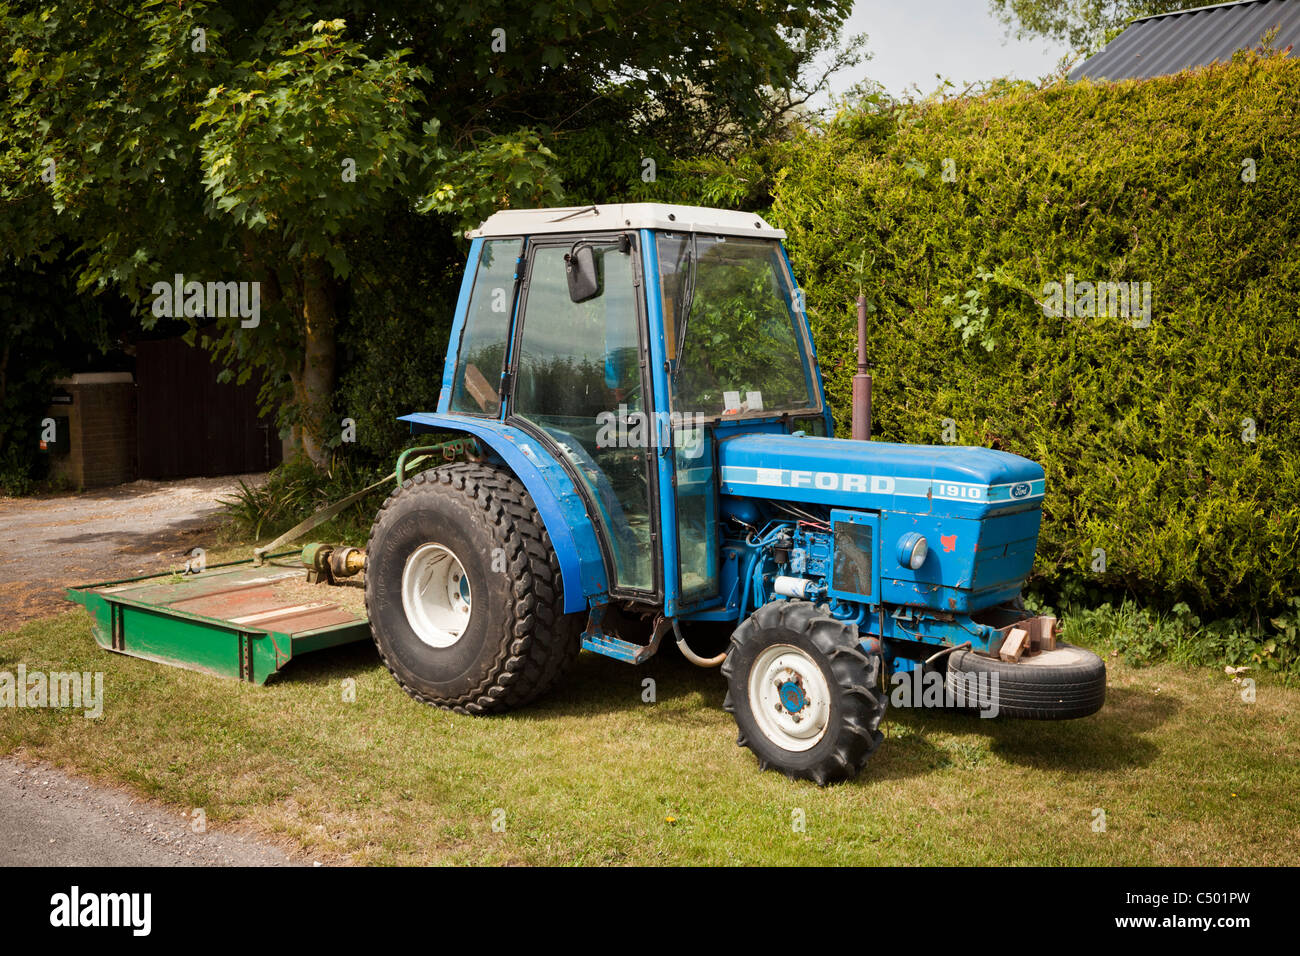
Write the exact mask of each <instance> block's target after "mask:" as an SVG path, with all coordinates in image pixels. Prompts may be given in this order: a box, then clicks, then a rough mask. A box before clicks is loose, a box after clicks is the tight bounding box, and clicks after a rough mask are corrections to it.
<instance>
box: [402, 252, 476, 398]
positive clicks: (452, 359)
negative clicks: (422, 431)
mask: <svg viewBox="0 0 1300 956" xmlns="http://www.w3.org/2000/svg"><path fill="white" fill-rule="evenodd" d="M482 255H483V240H482V239H474V240H472V241H471V242H470V244H469V260H468V261H469V266H468V267H467V268H466V269H465V275H464V276H463V277H462V278H461V280H460V295H459V296H457V297H456V316H455V318H454V319H452V322H451V335H450V336H449V337H448V339H447V360H446V361H445V362H444V363H443V365H442V389H441V390H440V391H439V392H438V411H439V412H440V413H446V411H447V410H448V409H449V408H451V389H452V385H453V384H454V380H455V378H456V353H457V352H458V351H459V349H460V339H461V336H462V335H463V334H464V332H465V321H466V319H467V318H468V316H469V298H470V293H472V292H473V291H474V277H475V276H476V275H478V262H479V259H480V258H482ZM399 421H400V419H399Z"/></svg>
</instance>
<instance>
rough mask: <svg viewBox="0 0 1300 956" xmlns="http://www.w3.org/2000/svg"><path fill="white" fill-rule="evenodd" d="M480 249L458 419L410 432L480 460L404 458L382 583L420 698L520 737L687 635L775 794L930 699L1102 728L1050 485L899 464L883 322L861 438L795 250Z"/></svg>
mask: <svg viewBox="0 0 1300 956" xmlns="http://www.w3.org/2000/svg"><path fill="white" fill-rule="evenodd" d="M469 237H470V239H471V244H470V248H469V262H468V265H467V268H466V270H465V275H464V279H463V281H462V283H461V286H460V293H459V299H458V301H457V303H456V312H455V319H454V323H453V326H452V330H451V337H450V344H449V346H448V350H447V359H446V366H445V371H444V373H443V379H442V387H441V391H440V394H439V397H438V404H437V408H436V410H435V411H421V412H415V413H413V414H409V415H405V416H403V420H404V421H406V422H409V423H410V426H411V428H412V430H413V431H414V432H415V433H429V434H430V435H432V436H436V437H437V438H438V439H439V440H440V441H445V440H447V437H448V436H450V438H451V440H453V441H458V442H459V443H460V445H461V446H462V447H463V448H465V449H468V450H469V454H468V456H467V460H458V461H455V462H452V463H448V464H444V465H441V466H439V467H433V468H426V469H425V470H422V471H415V472H414V473H411V474H406V473H405V471H404V462H403V461H402V460H399V463H398V469H397V474H398V487H397V490H396V491H394V492H393V494H392V495H391V496H390V497H389V498H388V499H387V501H386V502H385V503H384V505H383V507H382V508H381V510H380V511H379V514H378V515H377V517H376V520H375V522H374V526H373V529H372V531H371V534H370V540H369V544H368V546H367V548H366V551H365V558H364V561H365V571H366V576H365V600H366V609H367V615H368V617H369V620H370V627H371V631H372V634H373V637H374V641H375V644H376V645H377V646H378V649H379V653H380V655H381V656H382V658H383V661H384V663H385V664H386V665H387V667H388V668H389V669H390V670H391V671H392V673H393V675H394V676H395V677H396V679H397V680H398V681H399V682H400V684H401V686H402V687H404V688H405V689H406V691H407V692H408V693H409V694H410V695H411V696H413V697H415V698H416V699H418V700H420V701H423V702H425V703H428V704H431V705H434V706H437V707H441V708H445V709H450V710H453V711H456V712H457V713H466V714H475V715H478V714H490V713H497V712H500V711H504V710H507V709H510V708H515V707H520V706H522V705H524V704H527V703H529V702H530V701H532V700H534V699H536V698H537V697H538V696H539V695H541V694H543V693H546V692H548V691H550V690H552V689H553V688H554V687H555V686H556V685H557V684H558V683H559V682H560V681H561V679H562V677H563V676H564V674H565V672H566V670H568V669H569V667H570V666H571V665H572V664H573V663H574V661H575V659H576V658H577V657H578V654H579V652H580V650H581V649H586V650H587V651H590V652H593V653H596V654H603V655H606V656H608V657H612V658H615V659H617V660H620V661H625V662H627V663H629V664H639V663H642V662H643V661H645V660H647V659H648V658H650V657H651V656H652V655H653V654H655V653H656V651H657V650H658V649H659V648H660V646H661V644H662V643H663V641H664V640H665V638H667V639H668V640H669V641H670V642H671V643H675V644H676V646H677V647H678V648H679V649H680V651H681V653H682V654H683V655H684V656H685V657H686V658H687V659H688V660H690V661H692V662H693V663H695V664H699V665H702V666H706V667H708V666H715V667H716V666H720V668H721V674H722V676H723V678H724V679H725V682H726V698H725V701H724V703H723V706H724V707H725V708H726V709H727V710H728V711H730V712H731V713H732V714H734V716H735V720H736V724H737V725H738V727H739V737H738V741H739V743H740V744H741V745H743V746H745V747H748V748H749V749H750V750H751V751H753V753H754V755H755V756H756V757H757V759H758V765H759V767H760V768H763V769H767V768H772V769H776V770H779V771H781V772H783V773H785V774H787V775H789V776H791V777H796V778H806V779H810V780H813V781H815V782H817V783H818V784H826V783H828V782H832V781H837V780H844V779H848V778H851V777H853V776H855V775H856V774H857V773H858V772H859V771H860V770H861V769H862V767H863V766H864V764H865V763H866V761H867V760H868V758H869V757H870V755H871V753H872V752H873V751H874V750H875V749H876V747H877V746H878V745H879V744H880V741H881V736H882V735H881V732H880V729H879V728H880V723H881V719H882V718H883V717H884V715H885V709H886V706H887V704H888V703H889V700H890V698H891V696H892V694H893V692H894V691H895V690H897V689H898V688H901V687H904V686H905V685H911V686H915V687H917V688H920V687H921V686H922V680H921V679H922V678H925V679H926V680H928V681H929V682H930V684H931V685H933V686H934V687H936V688H938V690H939V691H942V693H936V694H935V695H932V696H933V697H934V698H935V700H940V701H941V702H942V703H943V704H945V705H948V706H955V707H958V708H965V709H968V710H969V709H978V710H979V711H981V712H983V713H986V714H987V713H993V712H995V713H996V714H998V715H999V716H1001V717H1015V718H1031V719H1059V718H1073V717H1083V716H1086V715H1089V714H1092V713H1094V712H1095V711H1097V710H1098V709H1099V708H1100V707H1101V705H1102V702H1103V699H1104V697H1105V684H1106V677H1105V666H1104V664H1103V662H1102V661H1101V660H1100V659H1099V658H1097V656H1096V655H1094V654H1092V653H1090V652H1088V651H1085V650H1083V649H1080V648H1076V647H1072V646H1070V645H1068V644H1065V643H1063V642H1061V641H1060V640H1059V639H1058V626H1057V622H1056V621H1055V619H1053V618H1051V617H1047V616H1042V615H1034V614H1031V613H1029V612H1028V611H1026V610H1025V606H1024V602H1023V600H1022V598H1021V588H1022V587H1023V585H1024V583H1025V579H1026V577H1027V576H1028V575H1029V573H1030V569H1031V568H1032V566H1033V563H1034V549H1035V545H1036V543H1037V538H1038V531H1039V522H1040V518H1041V507H1040V506H1041V503H1042V500H1043V495H1044V473H1043V469H1042V468H1041V467H1039V466H1038V465H1037V464H1035V463H1034V462H1032V461H1029V460H1027V459H1025V458H1021V457H1018V456H1016V455H1013V454H1008V453H1005V452H1001V451H993V450H989V449H985V448H973V447H961V446H955V445H939V446H929V445H907V444H894V443H888V442H878V441H871V440H870V438H869V428H870V423H869V417H870V406H869V395H870V392H869V386H870V379H869V377H868V375H867V374H866V368H865V364H864V363H865V358H864V356H863V355H862V342H861V339H862V328H861V325H862V320H861V316H860V317H859V326H860V327H859V363H860V364H859V375H858V376H857V378H856V379H855V382H854V384H855V388H854V393H855V400H854V406H853V409H852V419H853V426H854V427H853V432H854V437H853V438H835V437H834V421H833V419H832V416H831V409H830V408H829V407H828V404H827V399H826V392H825V388H824V384H823V379H822V372H821V369H820V367H819V365H818V361H817V353H816V350H815V349H814V347H813V340H812V335H811V333H810V329H809V325H808V319H807V316H806V315H805V312H804V308H803V305H802V302H803V297H802V295H801V293H800V291H799V288H798V286H797V285H796V283H795V279H794V275H793V273H792V271H791V267H790V261H789V259H788V257H787V255H786V253H785V249H784V246H783V243H782V239H783V238H784V233H783V232H782V231H781V230H779V229H775V228H773V227H772V226H771V225H769V224H768V223H767V222H766V221H764V220H763V219H762V218H760V217H759V216H755V215H749V214H745V213H740V212H730V211H723V210H717V209H704V208H695V207H689V206H673V205H661V204H648V203H633V204H626V205H600V206H589V207H582V208H564V209H529V210H511V211H504V212H498V213H496V214H495V215H493V216H491V217H490V218H489V219H488V220H487V221H486V222H484V223H483V224H482V226H481V227H480V228H478V229H476V230H473V231H472V232H470V234H469ZM859 311H860V312H861V309H860V310H859ZM430 440H433V439H432V438H431V439H430ZM418 451H420V449H419V448H415V449H412V450H411V452H408V453H406V454H408V455H409V454H411V453H413V452H418ZM710 629H713V630H714V631H715V632H717V631H719V630H721V631H722V632H723V633H725V634H727V635H729V639H728V640H727V641H726V643H725V646H724V649H723V650H722V652H721V653H712V654H710V653H709V652H708V651H707V650H706V651H703V652H702V651H701V646H702V645H701V643H700V641H701V640H707V636H708V634H709V631H710ZM715 640H716V638H715ZM713 650H715V651H716V650H717V648H716V647H715V648H713Z"/></svg>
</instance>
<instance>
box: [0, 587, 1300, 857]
mask: <svg viewBox="0 0 1300 956" xmlns="http://www.w3.org/2000/svg"><path fill="white" fill-rule="evenodd" d="M1067 626H1068V625H1067ZM20 663H22V664H26V666H27V668H28V670H29V671H32V670H90V671H103V673H104V696H105V703H104V713H103V716H102V717H101V718H99V719H98V720H88V719H86V718H84V717H82V716H81V715H80V713H79V712H78V713H75V714H74V713H72V712H69V711H62V710H48V709H47V710H28V709H5V710H2V711H0V753H4V754H10V753H16V754H19V755H21V756H23V757H25V758H28V759H40V760H45V761H48V762H50V763H53V764H55V765H58V766H61V767H65V768H68V769H72V770H75V771H77V772H80V773H83V774H85V775H87V776H89V777H91V778H93V779H96V780H99V781H101V782H105V783H109V784H113V785H119V786H124V787H126V788H127V789H129V790H131V791H133V792H135V793H138V794H140V795H144V796H147V797H149V798H152V799H155V800H158V801H162V802H165V803H167V804H170V805H172V806H174V807H176V808H177V809H189V808H195V807H201V808H203V809H204V810H205V811H206V813H207V815H208V819H209V821H210V822H211V823H213V824H214V825H217V826H221V825H223V824H226V825H229V824H234V823H238V824H241V825H244V826H248V827H252V828H254V829H256V830H259V831H261V832H262V833H265V834H268V835H271V836H273V837H278V838H280V839H282V840H285V841H287V842H289V843H292V844H296V845H298V846H300V847H302V848H303V850H304V851H306V852H307V853H310V854H312V855H313V856H314V857H315V858H326V859H336V860H346V861H351V862H355V863H425V862H433V863H526V864H593V863H595V864H609V863H613V864H622V863H629V864H660V863H711V864H727V863H744V864H763V863H781V864H808V863H813V864H815V863H831V864H1007V863H1027V864H1033V863H1041V864H1111V863H1115V864H1120V863H1122V864H1136V865H1160V866H1164V865H1173V864H1206V865H1216V864H1243V865H1276V864H1291V865H1295V864H1297V863H1300V801H1297V800H1296V799H1295V794H1296V793H1297V791H1298V790H1300V759H1297V758H1300V733H1298V731H1300V690H1297V689H1294V688H1284V687H1281V686H1279V685H1277V684H1271V683H1268V682H1266V681H1261V683H1260V685H1259V687H1258V698H1257V700H1256V702H1255V703H1253V704H1247V703H1244V702H1243V701H1242V700H1241V697H1240V692H1239V689H1238V688H1237V687H1236V686H1235V685H1233V684H1232V683H1231V682H1230V681H1229V680H1228V679H1227V678H1226V677H1225V676H1224V675H1223V674H1222V673H1214V672H1211V671H1207V670H1193V669H1190V668H1187V667H1184V666H1181V665H1173V664H1166V665H1158V666H1152V667H1147V668H1142V669H1134V668H1130V667H1127V666H1125V665H1124V664H1122V663H1121V662H1119V661H1118V660H1117V659H1115V658H1112V659H1111V661H1110V689H1109V697H1108V700H1107V702H1106V706H1105V708H1104V709H1103V710H1102V711H1101V713H1099V714H1097V715H1095V716H1093V717H1090V718H1087V719H1085V720H1081V721H1072V722H1065V723H1031V722H1016V721H1002V720H981V719H979V718H978V717H968V716H964V715H957V714H946V713H936V712H918V711H912V712H903V711H898V710H894V711H891V712H890V714H889V716H888V717H887V719H886V722H885V724H884V725H883V729H884V730H885V733H886V740H885V742H884V744H883V745H882V747H881V749H880V750H879V751H878V752H877V753H876V755H875V757H874V758H873V759H872V761H871V763H869V764H868V766H867V769H866V770H865V771H864V772H863V774H862V775H861V776H860V777H859V778H858V779H857V780H856V781H854V782H852V783H849V784H843V785H839V786H834V787H830V788H827V789H818V788H817V787H816V786H814V785H812V784H809V783H803V782H800V783H794V782H791V781H789V780H787V779H785V778H784V777H782V776H779V775H777V774H774V773H760V772H759V771H758V769H757V766H756V763H755V760H754V758H753V756H752V755H751V754H750V753H749V751H747V750H743V749H741V748H738V747H737V746H736V745H735V736H736V732H735V728H734V725H733V723H732V720H731V717H730V716H729V715H728V714H726V713H724V712H723V711H722V709H721V703H722V697H723V684H722V680H721V677H720V675H719V674H718V673H717V672H716V671H701V670H699V669H697V668H695V667H693V666H691V665H690V664H688V663H686V662H685V661H684V660H682V659H681V657H680V656H679V655H678V654H677V652H676V649H675V648H671V647H668V648H666V649H665V651H664V652H662V653H661V654H660V655H659V656H658V657H656V658H655V659H653V660H651V661H650V662H649V663H648V664H645V665H642V666H641V667H639V668H634V667H632V666H630V665H626V664H622V663H618V662H616V661H611V660H607V659H604V658H600V657H596V656H594V655H591V654H588V653H584V654H583V655H582V657H581V659H580V661H579V663H578V666H577V667H576V669H575V671H574V673H573V674H572V675H571V676H570V678H569V679H568V680H567V681H566V682H565V683H564V684H563V685H562V687H561V688H560V689H559V690H558V692H556V693H554V694H553V695H552V696H550V697H549V698H547V699H545V700H543V701H541V702H539V703H538V704H535V705H534V706H532V707H531V708H529V709H527V710H523V711H519V712H517V713H513V714H509V715H506V716H501V717H493V718H486V719H484V718H468V717H460V716H454V715H451V714H447V713H443V712H441V711H437V710H433V709H431V708H428V707H425V706H421V705H419V704H417V703H415V702H414V701H412V700H411V699H410V698H408V697H407V696H406V695H405V694H404V693H403V692H402V691H401V689H400V688H399V687H398V686H397V684H396V683H395V682H394V681H393V680H392V678H391V677H390V676H389V675H388V673H387V671H386V670H384V668H383V667H382V665H381V664H380V663H379V660H378V658H377V656H376V654H375V652H374V649H373V648H372V647H371V645H370V644H369V643H368V642H367V643H362V644H355V645H351V646H349V647H343V648H337V649H333V650H328V651H322V652H319V653H316V654H311V655H307V656H305V657H303V658H301V659H299V660H296V661H294V662H293V663H292V664H291V665H290V666H289V667H288V668H287V669H286V670H285V671H284V672H283V673H282V675H281V676H279V677H278V678H275V679H273V681H272V682H271V683H270V684H268V685H267V686H265V687H253V686H249V685H245V684H240V683H238V682H235V681H228V680H222V679H220V678H216V677H209V676H206V675H203V674H198V673H191V672H188V671H183V670H178V669H175V668H169V667H164V666H161V665H158V664H153V663H149V662H147V661H142V660H136V659H134V658H129V657H123V656H120V655H115V654H110V653H107V652H104V651H101V650H99V649H98V648H97V647H96V645H95V644H94V641H93V640H92V638H91V636H90V632H89V618H88V616H87V614H86V613H85V612H84V611H83V610H81V609H80V608H76V609H73V610H71V611H69V612H67V613H65V614H61V615H58V616H56V617H52V618H47V619H44V620H39V621H34V622H31V623H29V624H27V625H26V626H24V627H22V628H21V629H19V630H17V631H10V632H8V633H4V634H0V670H8V671H11V672H12V671H14V670H15V668H16V667H17V665H18V664H20ZM647 677H648V678H653V680H654V681H655V682H656V688H655V689H656V692H657V693H656V698H657V699H656V702H654V703H646V702H643V700H642V695H643V685H642V681H643V680H644V679H645V678H647ZM346 678H353V679H355V681H356V701H355V703H345V702H344V699H343V696H344V695H343V693H342V682H343V681H344V680H345V679H346ZM1094 808H1100V809H1102V810H1104V811H1105V832H1096V831H1095V830H1094V819H1095V817H1094V813H1093V811H1094ZM800 818H802V820H803V821H804V824H805V828H804V829H803V830H798V829H796V827H795V825H794V824H795V823H796V821H797V820H798V819H800ZM494 822H495V823H496V824H497V827H496V828H494Z"/></svg>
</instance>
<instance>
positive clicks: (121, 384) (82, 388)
mask: <svg viewBox="0 0 1300 956" xmlns="http://www.w3.org/2000/svg"><path fill="white" fill-rule="evenodd" d="M56 384H57V385H58V386H59V387H60V388H62V389H63V390H64V391H66V392H68V393H69V394H70V395H71V396H72V404H71V405H57V406H51V409H50V414H51V415H52V416H54V415H67V416H68V418H69V429H68V432H69V435H68V437H69V443H68V454H67V455H65V456H61V457H58V458H56V459H54V461H52V462H51V466H52V468H53V469H54V472H55V474H56V475H57V476H59V477H61V478H63V479H64V480H66V481H67V482H69V483H70V484H72V485H75V486H77V487H81V488H96V487H101V486H103V485H119V484H122V483H123V482H127V481H134V480H135V477H136V392H135V382H134V380H133V379H132V378H131V376H130V374H129V373H126V372H96V373H83V374H79V375H74V376H72V378H67V379H60V380H59V381H58V382H57V383H56Z"/></svg>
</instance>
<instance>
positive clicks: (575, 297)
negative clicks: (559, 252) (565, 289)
mask: <svg viewBox="0 0 1300 956" xmlns="http://www.w3.org/2000/svg"><path fill="white" fill-rule="evenodd" d="M564 275H565V278H566V279H568V280H569V298H570V300H572V301H573V302H586V301H587V300H588V299H594V298H596V296H598V295H600V272H599V271H598V270H597V268H596V252H595V250H593V249H592V247H591V246H587V245H575V246H574V247H573V248H572V249H571V250H569V252H568V254H567V255H565V257H564Z"/></svg>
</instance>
